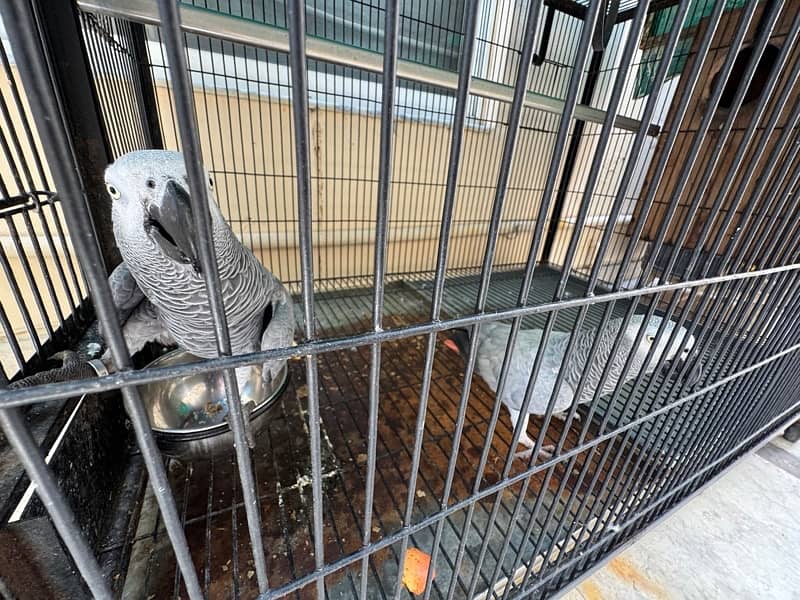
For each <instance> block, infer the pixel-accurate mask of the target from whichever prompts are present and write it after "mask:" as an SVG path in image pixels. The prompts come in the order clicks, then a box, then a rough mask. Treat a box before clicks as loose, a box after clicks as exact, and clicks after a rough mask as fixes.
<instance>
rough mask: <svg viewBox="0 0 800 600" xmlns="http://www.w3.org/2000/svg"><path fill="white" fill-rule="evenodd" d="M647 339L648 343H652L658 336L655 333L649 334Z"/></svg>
mask: <svg viewBox="0 0 800 600" xmlns="http://www.w3.org/2000/svg"><path fill="white" fill-rule="evenodd" d="M647 341H648V343H650V344H652V343H653V342H655V341H656V336H654V335H648V336H647Z"/></svg>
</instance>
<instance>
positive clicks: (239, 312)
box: [18, 150, 294, 390]
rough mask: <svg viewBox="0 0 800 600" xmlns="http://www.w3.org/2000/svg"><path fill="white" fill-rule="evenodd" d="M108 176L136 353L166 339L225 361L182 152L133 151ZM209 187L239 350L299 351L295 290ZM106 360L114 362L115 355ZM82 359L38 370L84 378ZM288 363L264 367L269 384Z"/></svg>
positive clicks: (115, 284)
mask: <svg viewBox="0 0 800 600" xmlns="http://www.w3.org/2000/svg"><path fill="white" fill-rule="evenodd" d="M105 178H106V187H107V190H108V194H109V196H110V197H111V201H112V202H113V204H112V220H113V225H114V237H115V239H116V242H117V246H118V247H119V250H120V253H121V255H122V258H123V262H122V263H121V264H120V265H119V266H118V267H117V268H116V269H115V270H114V271H113V272H112V273H111V276H110V277H109V285H110V288H111V293H112V296H113V299H114V304H115V306H116V308H117V312H118V315H119V318H120V322H121V323H122V324H123V327H122V332H123V335H124V337H125V342H126V344H127V346H128V349H129V350H130V352H131V353H135V352H137V351H139V350H141V349H142V347H143V346H144V345H145V344H146V343H147V342H150V341H157V342H160V343H162V344H164V345H171V344H173V343H177V344H178V345H179V346H181V347H182V348H183V349H184V350H187V351H188V352H190V353H191V354H194V355H195V356H199V357H201V358H213V357H215V356H217V345H216V337H215V333H214V324H213V320H212V317H211V312H210V309H209V301H208V294H207V292H206V286H205V281H204V279H203V273H202V272H201V266H200V260H199V257H198V252H197V235H196V233H195V231H194V221H193V219H192V208H191V205H190V201H189V192H188V190H187V178H186V167H185V165H184V162H183V157H182V155H181V154H179V153H177V152H168V151H163V150H144V151H139V152H131V153H129V154H126V155H124V156H122V157H120V158H119V159H118V160H117V161H116V162H114V163H113V164H112V165H110V166H109V167H108V168H107V169H106V174H105ZM207 185H208V195H209V209H210V213H211V223H212V230H213V245H214V251H215V254H216V257H217V264H218V266H219V275H220V282H221V286H222V298H223V304H224V307H225V314H226V317H227V321H228V329H229V332H230V342H231V350H232V351H233V353H234V354H241V353H245V352H253V351H257V350H264V349H270V348H280V347H286V346H291V345H292V344H293V341H294V315H293V308H292V300H291V297H290V295H289V293H288V292H287V290H286V289H285V288H284V286H283V284H282V283H281V282H280V281H279V280H278V279H277V278H275V276H274V275H272V273H270V272H269V271H268V270H267V269H266V268H264V266H263V265H262V264H261V263H260V262H259V261H258V260H257V259H256V257H255V256H254V255H253V253H252V252H251V251H250V250H249V249H248V248H245V247H244V246H243V245H242V244H241V242H239V240H238V239H237V238H236V236H235V235H234V233H233V232H232V231H231V229H230V227H229V226H228V224H227V223H226V222H225V220H224V218H223V216H222V213H221V212H220V209H219V207H218V206H217V204H216V202H215V201H214V195H213V191H214V184H213V181H212V180H211V179H210V178H208V177H207ZM103 361H104V362H105V363H106V364H108V362H109V353H108V351H107V352H106V354H105V355H104V356H103ZM72 362H74V361H72ZM72 362H67V361H65V365H64V367H62V368H61V369H53V370H52V371H48V372H46V373H40V374H37V375H36V376H35V377H38V379H37V382H47V381H63V380H65V379H69V378H72V375H73V373H75V372H78V371H76V369H75V365H74V364H72ZM284 364H285V361H282V360H275V361H267V362H266V363H264V365H263V369H262V376H263V378H264V379H265V381H267V382H269V381H270V380H271V379H272V378H274V377H275V376H276V375H277V374H278V373H279V371H280V370H281V368H282V366H283V365H284ZM249 371H250V367H243V368H238V369H236V378H237V382H238V384H239V389H240V390H241V389H242V388H243V387H244V383H245V381H246V380H247V378H248V375H249ZM81 372H82V373H84V374H85V373H86V372H87V371H86V370H85V369H83V370H82V371H81ZM42 376H44V378H43V377H42ZM23 381H24V380H23ZM18 385H23V384H22V382H18Z"/></svg>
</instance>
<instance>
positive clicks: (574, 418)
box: [553, 411, 581, 423]
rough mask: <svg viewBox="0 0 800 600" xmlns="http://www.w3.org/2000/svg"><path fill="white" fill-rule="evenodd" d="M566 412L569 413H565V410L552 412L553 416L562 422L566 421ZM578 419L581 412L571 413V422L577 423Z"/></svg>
mask: <svg viewBox="0 0 800 600" xmlns="http://www.w3.org/2000/svg"><path fill="white" fill-rule="evenodd" d="M568 414H569V413H567V411H564V412H560V413H553V417H555V418H556V419H558V420H559V421H561V422H562V423H566V421H567V416H568ZM580 420H581V414H580V413H579V412H576V413H575V414H574V415H572V422H573V423H578V422H580Z"/></svg>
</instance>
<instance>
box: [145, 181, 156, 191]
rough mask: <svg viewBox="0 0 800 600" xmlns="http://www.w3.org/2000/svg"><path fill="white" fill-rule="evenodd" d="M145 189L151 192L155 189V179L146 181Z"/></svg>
mask: <svg viewBox="0 0 800 600" xmlns="http://www.w3.org/2000/svg"><path fill="white" fill-rule="evenodd" d="M147 187H149V188H150V189H151V190H152V189H155V187H156V180H155V179H148V180H147Z"/></svg>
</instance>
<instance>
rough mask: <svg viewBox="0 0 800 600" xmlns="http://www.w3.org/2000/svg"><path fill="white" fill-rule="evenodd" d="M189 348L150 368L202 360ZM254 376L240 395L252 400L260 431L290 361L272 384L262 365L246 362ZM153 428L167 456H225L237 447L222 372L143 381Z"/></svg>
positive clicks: (244, 404) (255, 424) (253, 417)
mask: <svg viewBox="0 0 800 600" xmlns="http://www.w3.org/2000/svg"><path fill="white" fill-rule="evenodd" d="M200 360H201V359H199V358H197V357H196V356H194V355H193V354H189V353H188V352H186V351H185V350H180V349H178V350H173V351H172V352H168V353H167V354H164V355H163V356H160V357H159V358H157V359H156V360H154V361H153V362H151V363H150V364H149V365H148V367H167V366H174V365H184V364H188V363H193V362H198V361H200ZM247 368H249V369H250V376H249V378H248V381H247V384H246V385H245V388H244V390H243V391H242V393H241V394H240V396H241V401H242V407H245V408H247V406H248V403H250V402H252V403H253V405H254V406H255V407H254V408H253V409H252V411H251V412H250V429H251V431H252V433H253V436H254V437H255V436H257V435H258V433H259V432H260V431H262V430H263V429H264V426H265V425H266V424H267V421H268V420H269V418H268V414H267V409H268V408H269V407H270V406H271V405H272V404H273V403H274V402H275V400H277V398H278V396H280V395H281V393H282V392H283V390H284V388H285V387H286V381H287V379H288V370H287V368H286V365H284V366H283V368H282V369H281V370H280V372H279V374H278V376H277V377H276V378H275V379H274V380H273V381H272V382H271V383H270V384H269V385H267V384H265V383H264V381H263V379H262V378H261V365H258V366H251V367H247ZM142 400H143V401H144V405H145V410H146V411H147V416H148V418H149V419H150V427H151V428H152V430H153V435H154V437H155V439H156V443H157V444H158V447H159V449H160V450H161V452H162V453H163V454H165V455H166V456H170V457H172V458H177V459H180V460H184V461H188V460H196V459H200V458H209V457H211V456H212V455H213V456H223V455H225V454H230V453H231V452H232V451H233V441H234V440H233V432H232V431H231V429H230V426H229V425H228V421H227V415H228V404H227V398H226V394H225V384H224V381H223V377H222V373H220V372H207V373H195V374H192V375H187V376H185V377H178V378H176V379H170V380H165V381H156V382H153V383H148V384H145V385H143V386H142Z"/></svg>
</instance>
